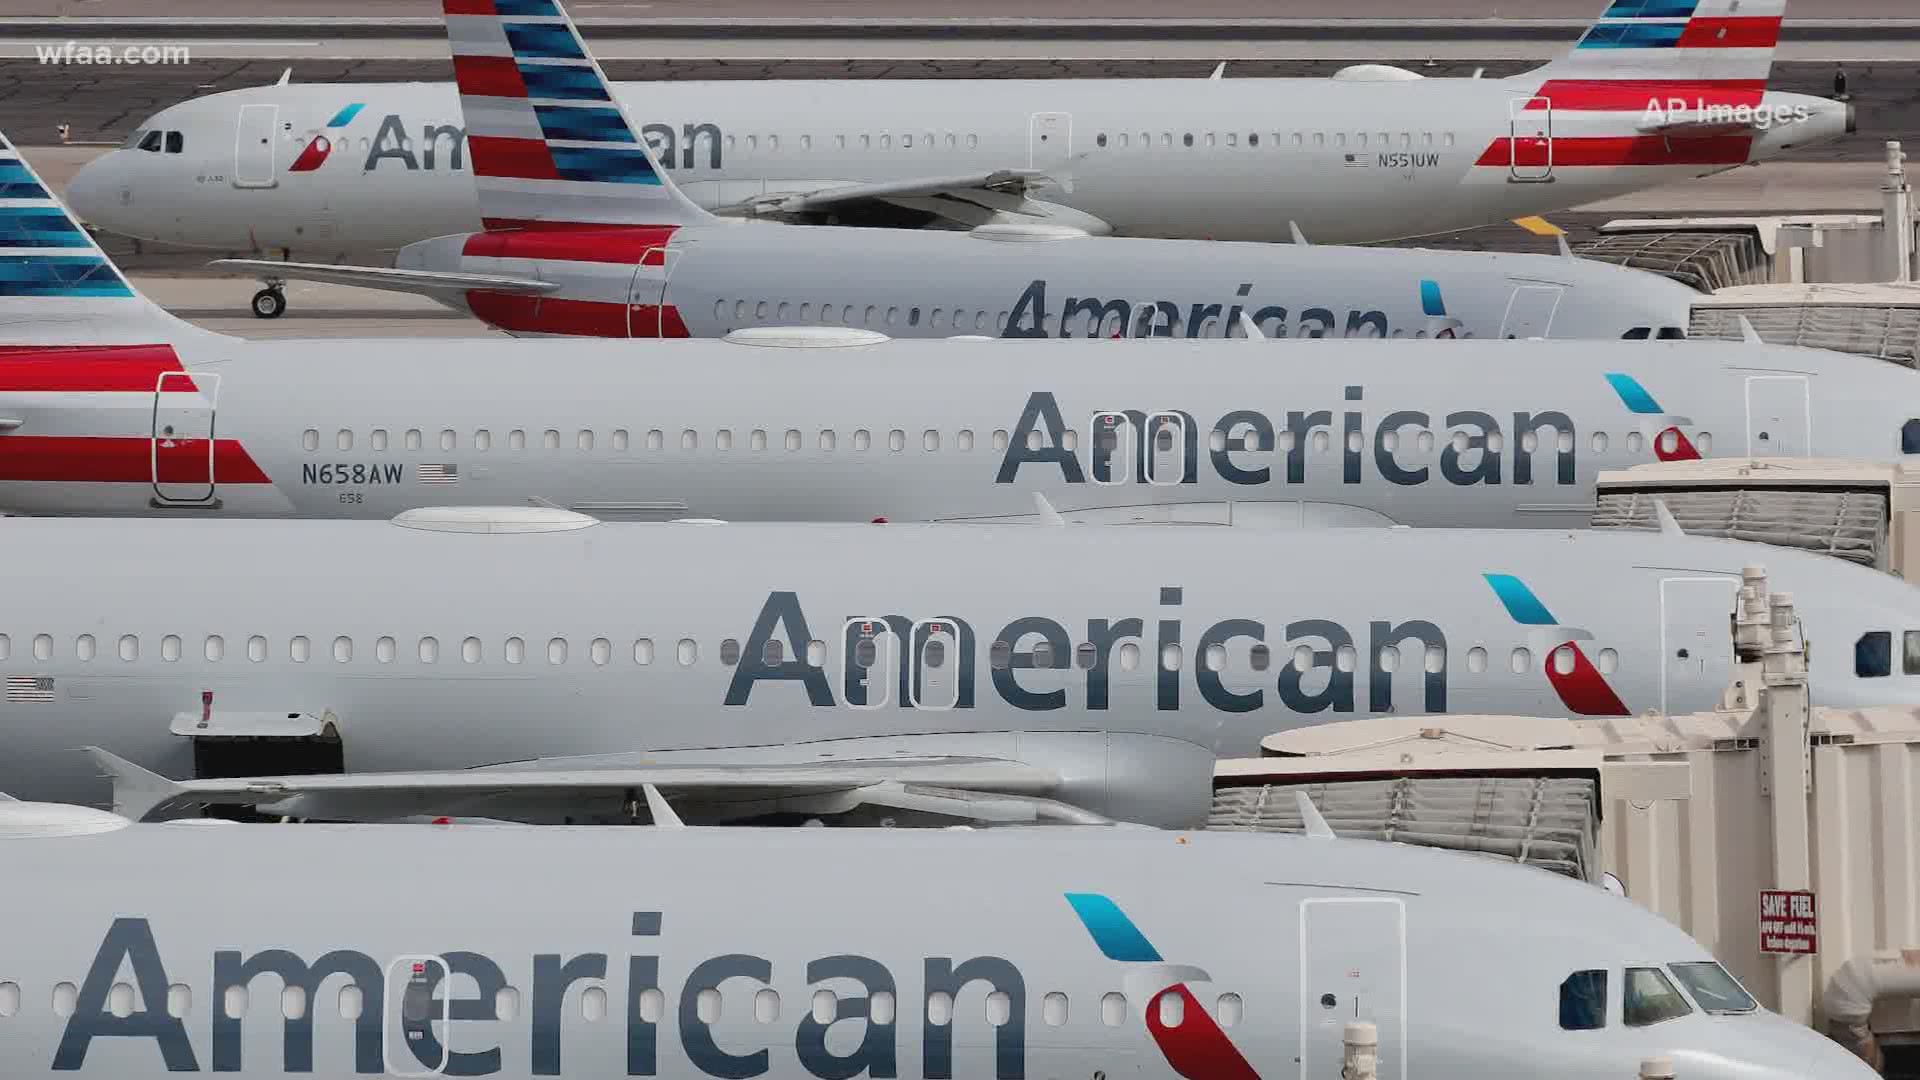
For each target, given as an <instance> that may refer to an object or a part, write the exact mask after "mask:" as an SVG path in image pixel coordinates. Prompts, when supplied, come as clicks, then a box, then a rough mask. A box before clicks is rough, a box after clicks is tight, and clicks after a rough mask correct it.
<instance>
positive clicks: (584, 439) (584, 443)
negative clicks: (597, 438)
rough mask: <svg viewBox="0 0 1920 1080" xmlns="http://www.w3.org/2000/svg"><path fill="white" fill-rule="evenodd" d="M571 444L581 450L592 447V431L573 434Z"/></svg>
mask: <svg viewBox="0 0 1920 1080" xmlns="http://www.w3.org/2000/svg"><path fill="white" fill-rule="evenodd" d="M573 445H574V446H576V447H578V448H579V449H581V450H591V449H593V432H591V431H582V432H581V433H580V434H578V435H576V436H574V439H573Z"/></svg>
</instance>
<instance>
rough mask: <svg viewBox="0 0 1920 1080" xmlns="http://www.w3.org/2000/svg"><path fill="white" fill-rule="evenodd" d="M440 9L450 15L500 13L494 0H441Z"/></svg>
mask: <svg viewBox="0 0 1920 1080" xmlns="http://www.w3.org/2000/svg"><path fill="white" fill-rule="evenodd" d="M440 10H441V11H442V12H444V13H446V14H448V15H498V14H500V13H499V12H497V11H495V10H494V9H493V0H441V2H440Z"/></svg>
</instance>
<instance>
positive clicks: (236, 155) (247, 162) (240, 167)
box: [233, 105, 280, 188]
mask: <svg viewBox="0 0 1920 1080" xmlns="http://www.w3.org/2000/svg"><path fill="white" fill-rule="evenodd" d="M279 128H280V106H278V105H242V106H240V122H239V123H238V124H237V125H236V126H235V127H234V133H233V186H234V187H237V188H265V187H272V186H273V185H274V184H275V183H276V182H277V181H276V180H275V178H274V170H273V148H274V145H275V144H276V143H278V142H279V135H280V131H279Z"/></svg>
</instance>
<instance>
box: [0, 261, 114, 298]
mask: <svg viewBox="0 0 1920 1080" xmlns="http://www.w3.org/2000/svg"><path fill="white" fill-rule="evenodd" d="M132 295H133V290H132V289H130V288H128V287H127V283H126V282H125V281H123V280H121V278H120V275H119V274H117V273H115V272H114V269H113V267H111V266H109V265H107V260H106V259H105V258H103V257H101V256H98V255H43V256H36V255H0V296H127V297H130V296H132Z"/></svg>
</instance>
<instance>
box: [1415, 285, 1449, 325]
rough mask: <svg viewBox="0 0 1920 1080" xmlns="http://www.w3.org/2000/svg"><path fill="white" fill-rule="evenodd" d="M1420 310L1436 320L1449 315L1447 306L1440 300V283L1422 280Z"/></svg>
mask: <svg viewBox="0 0 1920 1080" xmlns="http://www.w3.org/2000/svg"><path fill="white" fill-rule="evenodd" d="M1420 310H1421V311H1422V312H1424V313H1426V314H1428V315H1431V316H1434V317H1436V318H1437V317H1439V316H1441V315H1445V314H1446V313H1447V305H1446V304H1445V303H1444V302H1443V301H1442V300H1441V299H1440V283H1439V282H1437V281H1429V280H1427V279H1425V278H1422V279H1421V280H1420Z"/></svg>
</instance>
